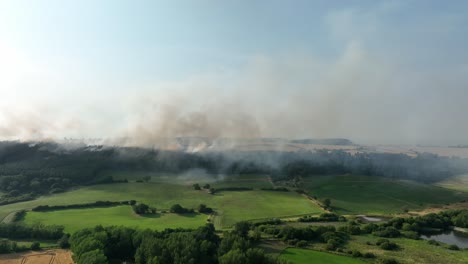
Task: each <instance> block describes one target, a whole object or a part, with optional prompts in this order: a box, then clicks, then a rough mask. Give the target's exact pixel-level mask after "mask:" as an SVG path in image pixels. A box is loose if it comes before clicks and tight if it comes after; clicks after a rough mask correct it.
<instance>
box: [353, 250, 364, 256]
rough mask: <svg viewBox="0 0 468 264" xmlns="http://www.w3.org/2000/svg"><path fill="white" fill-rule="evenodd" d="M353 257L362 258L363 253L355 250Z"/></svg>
mask: <svg viewBox="0 0 468 264" xmlns="http://www.w3.org/2000/svg"><path fill="white" fill-rule="evenodd" d="M351 255H352V256H353V258H360V257H362V253H361V252H360V251H359V250H353V253H352V254H351Z"/></svg>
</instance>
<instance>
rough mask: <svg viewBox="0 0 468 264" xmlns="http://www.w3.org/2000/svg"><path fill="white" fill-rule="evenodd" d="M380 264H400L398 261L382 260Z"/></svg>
mask: <svg viewBox="0 0 468 264" xmlns="http://www.w3.org/2000/svg"><path fill="white" fill-rule="evenodd" d="M378 263H379V264H398V263H399V262H398V261H397V260H396V259H380V260H379V262H378Z"/></svg>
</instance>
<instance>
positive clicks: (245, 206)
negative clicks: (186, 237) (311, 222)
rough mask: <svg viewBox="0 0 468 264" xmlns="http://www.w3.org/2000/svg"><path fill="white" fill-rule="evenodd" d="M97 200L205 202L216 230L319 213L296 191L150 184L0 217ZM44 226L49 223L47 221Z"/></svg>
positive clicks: (115, 187)
mask: <svg viewBox="0 0 468 264" xmlns="http://www.w3.org/2000/svg"><path fill="white" fill-rule="evenodd" d="M99 200H100V201H124V200H137V201H138V202H143V203H146V204H149V205H151V206H153V207H156V208H157V209H158V210H168V209H169V208H170V207H171V206H172V205H173V204H176V203H179V204H181V205H182V206H184V207H187V208H196V207H197V206H198V205H199V204H201V203H204V204H206V205H207V206H209V207H212V208H214V209H215V211H216V212H217V216H216V217H215V219H214V222H215V225H216V227H217V228H227V227H229V226H231V225H233V224H234V223H236V222H238V221H241V220H251V219H259V218H273V217H287V216H293V215H301V214H319V213H321V212H322V209H321V208H319V207H318V206H317V205H315V204H314V203H313V202H311V201H310V200H308V199H306V198H304V197H303V196H301V195H299V194H297V193H295V192H273V191H261V190H252V191H223V192H219V193H216V194H215V195H211V194H209V193H208V192H206V191H205V190H199V191H197V190H193V188H192V186H191V185H180V184H168V183H161V182H160V183H157V182H149V183H118V184H102V185H94V186H90V187H85V188H81V189H77V190H73V191H69V192H65V193H60V194H56V195H51V196H44V197H40V198H39V199H37V200H33V201H27V202H21V203H15V204H10V205H5V206H0V218H1V219H3V218H4V217H6V216H7V215H8V214H9V213H11V212H13V211H18V210H21V209H31V208H33V207H35V206H37V205H67V204H80V203H90V202H95V201H99ZM99 210H103V209H96V213H97V212H98V211H99ZM61 213H63V211H58V212H57V214H58V215H60V214H61ZM96 217H100V214H99V213H97V214H96ZM52 218H53V217H52ZM57 221H60V220H57ZM47 223H49V221H48V220H47ZM54 223H58V222H54ZM105 223H106V221H103V224H105Z"/></svg>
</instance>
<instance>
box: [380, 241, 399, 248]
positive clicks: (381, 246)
mask: <svg viewBox="0 0 468 264" xmlns="http://www.w3.org/2000/svg"><path fill="white" fill-rule="evenodd" d="M379 246H380V248H381V249H383V250H396V249H398V245H397V244H395V243H393V242H384V243H382V244H380V245H379Z"/></svg>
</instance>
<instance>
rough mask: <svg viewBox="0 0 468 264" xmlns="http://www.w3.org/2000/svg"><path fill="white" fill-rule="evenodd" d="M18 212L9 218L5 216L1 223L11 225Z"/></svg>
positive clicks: (10, 214)
mask: <svg viewBox="0 0 468 264" xmlns="http://www.w3.org/2000/svg"><path fill="white" fill-rule="evenodd" d="M16 213H17V212H16V211H15V212H11V213H9V214H8V215H7V216H5V217H4V218H3V219H2V221H0V223H2V224H9V223H11V222H13V219H14V218H15V215H16Z"/></svg>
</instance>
